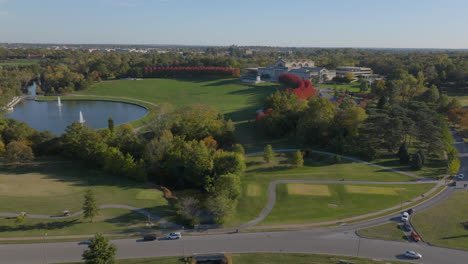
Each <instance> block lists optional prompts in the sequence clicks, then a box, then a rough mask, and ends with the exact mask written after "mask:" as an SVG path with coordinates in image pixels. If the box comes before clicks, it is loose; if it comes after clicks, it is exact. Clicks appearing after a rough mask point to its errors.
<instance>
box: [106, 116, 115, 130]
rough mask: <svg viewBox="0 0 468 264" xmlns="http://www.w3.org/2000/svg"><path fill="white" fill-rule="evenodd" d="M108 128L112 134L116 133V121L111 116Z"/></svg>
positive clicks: (108, 120)
mask: <svg viewBox="0 0 468 264" xmlns="http://www.w3.org/2000/svg"><path fill="white" fill-rule="evenodd" d="M107 127H108V128H109V130H110V131H111V132H114V119H112V116H109V119H107Z"/></svg>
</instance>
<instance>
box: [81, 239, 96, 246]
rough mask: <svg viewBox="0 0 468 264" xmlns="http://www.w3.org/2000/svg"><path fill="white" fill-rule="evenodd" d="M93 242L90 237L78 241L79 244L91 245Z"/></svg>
mask: <svg viewBox="0 0 468 264" xmlns="http://www.w3.org/2000/svg"><path fill="white" fill-rule="evenodd" d="M91 242H93V239H92V238H88V239H86V240H85V241H81V242H80V243H78V245H89V244H91Z"/></svg>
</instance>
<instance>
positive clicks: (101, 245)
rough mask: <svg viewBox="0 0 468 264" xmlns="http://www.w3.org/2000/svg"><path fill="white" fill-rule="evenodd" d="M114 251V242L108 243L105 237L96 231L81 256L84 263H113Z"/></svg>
mask: <svg viewBox="0 0 468 264" xmlns="http://www.w3.org/2000/svg"><path fill="white" fill-rule="evenodd" d="M116 251H117V248H116V246H115V245H114V244H111V243H109V240H108V239H107V238H105V237H104V236H102V235H101V234H99V233H97V234H96V235H95V236H94V238H93V240H92V241H91V243H90V244H89V245H88V249H87V250H85V251H84V252H83V255H82V257H83V260H84V261H85V262H84V263H85V264H114V263H115V252H116Z"/></svg>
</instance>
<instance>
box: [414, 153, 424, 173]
mask: <svg viewBox="0 0 468 264" xmlns="http://www.w3.org/2000/svg"><path fill="white" fill-rule="evenodd" d="M412 162H413V165H412V167H413V169H415V170H420V169H421V168H422V166H423V159H422V157H421V155H419V153H416V154H414V155H413V159H412Z"/></svg>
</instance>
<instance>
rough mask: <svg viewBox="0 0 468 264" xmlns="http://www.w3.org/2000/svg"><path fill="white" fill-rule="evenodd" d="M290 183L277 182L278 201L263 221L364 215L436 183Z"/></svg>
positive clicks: (292, 221)
mask: <svg viewBox="0 0 468 264" xmlns="http://www.w3.org/2000/svg"><path fill="white" fill-rule="evenodd" d="M288 185H289V186H288ZM290 186H291V185H290V184H286V183H284V184H279V185H277V189H276V193H277V197H276V204H275V206H274V208H273V210H272V211H271V212H270V214H269V215H268V216H267V217H266V218H265V220H263V221H262V222H261V223H260V225H282V224H305V223H315V222H324V221H331V220H339V219H344V218H348V217H353V216H358V215H364V214H368V213H372V212H376V211H379V210H383V209H386V208H390V207H393V206H396V205H399V204H400V203H401V202H405V201H408V200H411V199H412V198H414V197H417V196H419V195H421V194H422V193H425V192H426V191H428V190H429V189H430V188H432V187H433V186H434V185H433V184H418V185H352V184H346V185H345V184H320V185H317V184H301V185H292V186H293V187H296V189H298V188H297V187H299V188H301V189H299V190H294V189H293V188H291V187H290ZM319 187H320V188H319ZM322 190H325V191H322Z"/></svg>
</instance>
